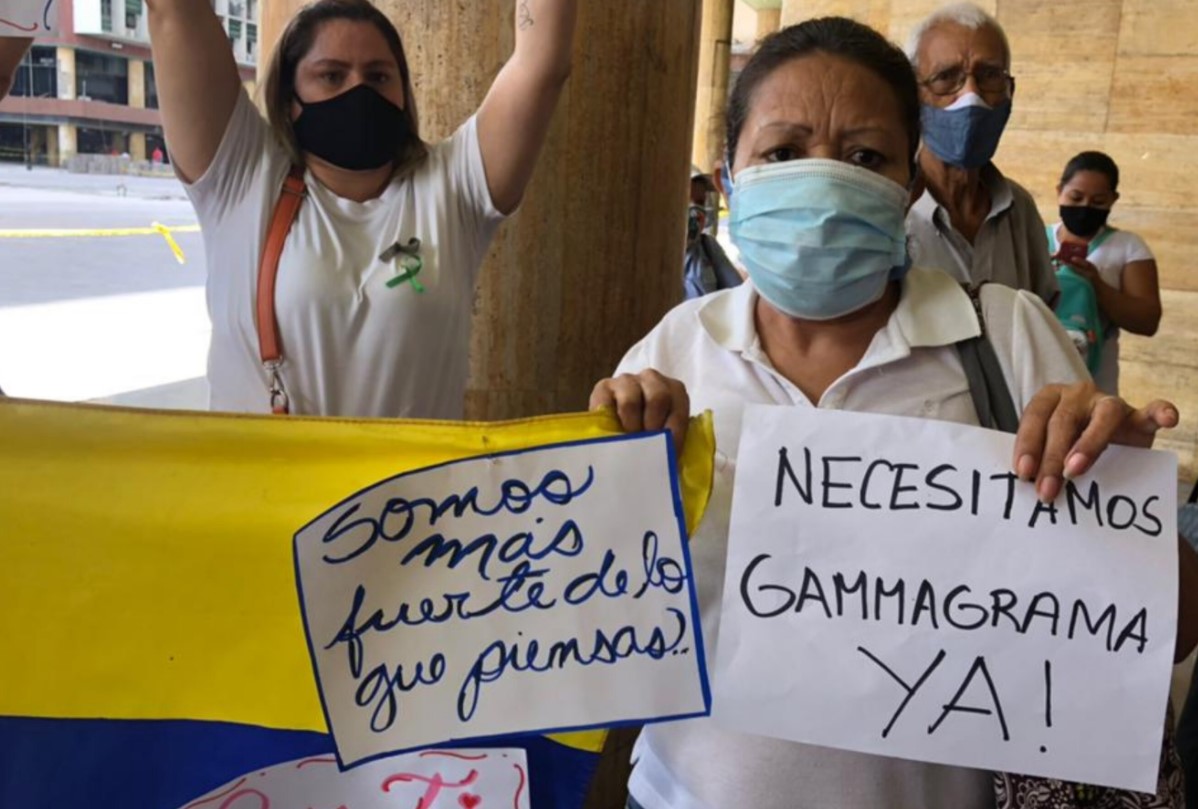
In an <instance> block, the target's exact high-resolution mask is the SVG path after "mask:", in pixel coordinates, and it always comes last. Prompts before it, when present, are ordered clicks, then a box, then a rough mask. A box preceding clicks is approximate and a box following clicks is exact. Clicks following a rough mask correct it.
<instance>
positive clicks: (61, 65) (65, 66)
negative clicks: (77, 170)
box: [54, 46, 75, 152]
mask: <svg viewBox="0 0 1198 809" xmlns="http://www.w3.org/2000/svg"><path fill="white" fill-rule="evenodd" d="M54 56H55V59H56V60H57V61H58V97H59V98H65V99H72V98H74V97H75V49H74V48H68V47H64V46H59V47H58V48H57V49H56V50H55V53H54ZM71 151H72V152H73V151H74V147H72V149H71Z"/></svg>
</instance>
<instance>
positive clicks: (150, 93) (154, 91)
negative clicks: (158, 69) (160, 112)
mask: <svg viewBox="0 0 1198 809" xmlns="http://www.w3.org/2000/svg"><path fill="white" fill-rule="evenodd" d="M146 106H147V107H148V108H150V109H152V110H156V109H158V81H157V80H156V79H155V78H154V63H153V62H146Z"/></svg>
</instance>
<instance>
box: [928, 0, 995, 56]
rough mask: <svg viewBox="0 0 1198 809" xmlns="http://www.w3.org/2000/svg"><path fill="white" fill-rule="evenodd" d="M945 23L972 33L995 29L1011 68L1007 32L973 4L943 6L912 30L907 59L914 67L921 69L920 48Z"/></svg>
mask: <svg viewBox="0 0 1198 809" xmlns="http://www.w3.org/2000/svg"><path fill="white" fill-rule="evenodd" d="M944 23H953V24H956V25H960V26H964V27H965V28H968V29H970V30H971V31H977V30H978V29H981V28H993V29H994V30H995V31H997V32H998V36H999V39H1001V40H1002V48H1003V52H1004V53H1005V54H1006V62H1007V64H1006V66H1007V67H1008V68H1009V67H1010V66H1011V44H1010V43H1009V42H1008V41H1007V32H1006V31H1004V30H1003V29H1002V26H1001V25H999V24H998V20H996V19H994V17H992V16H990V15H989V14H987V13H986V12H985V11H983V10H982V9H980V8H978V7H977V6H976V5H974V4H973V3H950V4H948V5H946V6H941V7H940V8H938V9H936V10H935V11H933V12H932V13H931V14H929V15H928V16H927V17H924V19H923V20H922V21H921V22H920V23H919V24H918V25H916V26H915V27H914V28H912V29H911V34H910V36H908V37H907V47H906V51H907V58H908V59H910V60H911V64H912V65H913V66H915V67H916V68H918V67H919V62H918V59H919V46H920V45H921V44H922V43H923V38H924V37H925V36H927V33H928V32H929V31H931V30H932V29H933V28H935V27H936V26H938V25H943V24H944Z"/></svg>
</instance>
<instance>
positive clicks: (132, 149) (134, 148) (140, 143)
mask: <svg viewBox="0 0 1198 809" xmlns="http://www.w3.org/2000/svg"><path fill="white" fill-rule="evenodd" d="M129 157H130V158H132V159H133V160H148V159H149V157H147V155H146V133H145V132H130V133H129Z"/></svg>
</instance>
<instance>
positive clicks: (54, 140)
mask: <svg viewBox="0 0 1198 809" xmlns="http://www.w3.org/2000/svg"><path fill="white" fill-rule="evenodd" d="M58 129H59V128H58V127H56V126H48V127H46V164H47V165H49V166H61V165H62V156H61V154H60V153H59V151H58Z"/></svg>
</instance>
